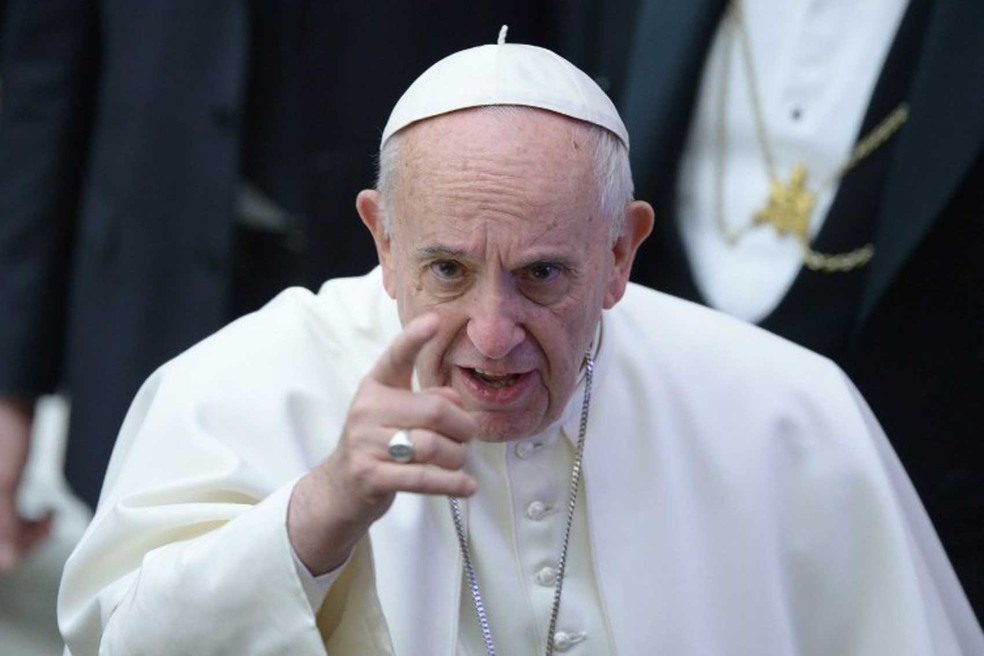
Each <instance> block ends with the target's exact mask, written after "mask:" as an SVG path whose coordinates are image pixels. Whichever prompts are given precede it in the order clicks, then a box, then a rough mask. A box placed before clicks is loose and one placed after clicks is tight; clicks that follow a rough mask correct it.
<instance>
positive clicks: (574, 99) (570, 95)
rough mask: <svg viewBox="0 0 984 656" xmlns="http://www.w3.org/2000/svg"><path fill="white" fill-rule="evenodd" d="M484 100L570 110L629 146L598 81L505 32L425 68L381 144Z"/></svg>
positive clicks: (398, 107)
mask: <svg viewBox="0 0 984 656" xmlns="http://www.w3.org/2000/svg"><path fill="white" fill-rule="evenodd" d="M504 30H505V28H503V31H504ZM483 105H521V106H526V107H536V108H539V109H546V110H550V111H552V112H557V113H558V114H564V115H565V116H570V117H571V118H576V119H579V120H582V121H586V122H588V123H593V124H595V125H598V126H601V127H603V128H605V129H607V130H609V131H610V132H612V133H613V134H615V136H617V137H618V138H619V139H620V140H621V141H622V143H623V144H625V147H626V149H627V148H628V147H629V134H628V132H627V131H626V129H625V125H624V124H623V123H622V119H621V117H619V115H618V110H616V109H615V105H614V104H612V101H611V100H610V99H609V98H608V96H607V95H605V92H604V91H602V90H601V88H600V87H599V86H598V85H597V84H596V83H595V81H594V80H592V79H591V78H590V77H589V76H588V75H586V74H585V73H584V72H582V71H581V70H580V69H579V68H577V67H576V66H574V65H573V64H571V63H570V62H569V61H567V60H566V59H564V58H563V57H561V56H560V55H557V54H555V53H553V52H551V51H550V50H547V49H545V48H540V47H537V46H531V45H523V44H518V43H505V42H504V38H503V34H501V33H500V39H499V43H497V44H494V45H484V46H477V47H475V48H468V49H467V50H461V51H459V52H456V53H454V54H452V55H449V56H447V57H445V58H444V59H442V60H441V61H439V62H437V63H436V64H434V65H433V66H431V67H430V68H428V69H427V70H426V71H424V73H423V74H422V75H421V76H420V77H418V78H417V79H416V80H415V81H414V82H413V84H411V85H410V88H408V89H407V90H406V92H404V94H403V96H402V97H401V98H400V100H399V101H397V103H396V106H395V107H394V108H393V112H392V113H391V114H390V117H389V121H387V123H386V127H385V128H384V129H383V136H382V139H381V140H380V148H382V146H383V144H385V143H386V141H387V139H389V138H390V137H391V136H393V135H394V134H395V133H396V132H398V131H400V130H402V129H403V128H405V127H407V126H408V125H410V124H411V123H415V122H417V121H420V120H423V119H425V118H431V117H433V116H438V115H440V114H447V113H448V112H454V111H457V110H460V109H467V108H469V107H481V106H483Z"/></svg>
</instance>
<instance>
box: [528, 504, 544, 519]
mask: <svg viewBox="0 0 984 656" xmlns="http://www.w3.org/2000/svg"><path fill="white" fill-rule="evenodd" d="M546 515H547V507H546V506H545V505H544V504H543V502H542V501H534V502H533V503H531V504H530V505H528V506H526V516H527V517H529V518H530V519H532V520H533V521H535V522H538V521H540V520H541V519H543V518H544V517H546Z"/></svg>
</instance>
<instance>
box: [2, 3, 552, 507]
mask: <svg viewBox="0 0 984 656" xmlns="http://www.w3.org/2000/svg"><path fill="white" fill-rule="evenodd" d="M261 2H262V0H258V1H257V2H254V3H250V2H246V1H245V0H215V1H213V0H209V1H206V2H202V1H200V0H139V1H137V2H133V1H131V0H44V1H43V2H36V1H35V0H25V1H19V0H10V1H9V11H8V14H7V16H6V18H5V20H4V27H5V35H4V37H3V39H2V40H0V42H2V43H3V44H4V48H5V55H4V58H3V71H2V75H3V78H4V94H3V95H4V99H3V103H2V105H0V315H2V316H3V320H2V321H0V393H5V394H20V395H23V396H27V397H34V396H36V395H38V394H41V393H45V392H50V391H52V390H54V389H56V388H58V387H59V386H61V387H62V388H63V389H65V390H66V391H67V392H68V393H69V395H70V396H71V399H72V415H71V428H70V437H69V441H68V452H67V455H66V473H67V476H68V479H69V482H70V483H71V485H72V487H73V488H74V489H75V491H76V492H77V493H78V494H79V495H80V496H81V497H82V498H83V499H85V500H86V501H88V502H89V503H90V504H91V503H94V502H95V500H96V498H97V494H98V490H99V487H100V485H101V481H102V476H103V471H104V469H105V466H106V462H107V460H108V457H109V454H110V451H111V449H112V446H113V442H114V440H115V436H116V433H117V431H118V429H119V425H120V422H121V420H122V418H123V415H124V412H125V410H126V408H127V406H128V404H129V402H130V400H131V398H132V397H133V395H134V394H135V392H136V390H137V387H138V386H139V384H140V383H141V382H142V381H143V380H144V379H145V378H146V377H147V376H148V375H149V374H150V372H151V371H152V370H153V369H154V368H155V367H156V366H157V365H159V364H160V363H162V362H164V361H165V360H166V359H168V358H170V357H172V356H174V355H175V354H177V353H178V352H179V351H181V350H183V349H185V348H186V347H188V346H189V345H191V344H193V343H194V342H196V341H197V340H199V339H201V338H202V337H204V336H205V335H207V334H208V333H210V332H212V331H214V330H216V329H217V328H219V327H220V326H221V325H223V324H224V323H225V322H227V321H228V320H229V319H230V318H232V316H233V314H234V313H235V311H238V310H244V309H251V308H250V307H248V303H247V304H240V305H241V306H243V305H246V306H247V307H235V305H236V304H235V303H234V298H235V294H238V293H239V292H240V290H238V289H237V288H236V287H237V283H239V282H243V281H244V280H246V279H250V284H251V285H253V286H257V287H259V291H255V290H254V292H253V296H252V297H251V298H253V299H254V300H261V297H263V296H267V297H268V296H269V295H270V294H272V293H274V291H276V289H277V288H278V287H280V286H281V285H282V284H287V283H294V284H304V285H307V286H309V287H316V286H317V285H318V284H319V283H320V282H322V281H323V280H325V279H327V278H329V277H333V276H338V275H345V274H356V273H362V272H364V271H365V270H366V269H367V268H369V267H370V266H371V265H372V264H373V263H374V261H375V253H374V250H373V247H372V241H371V239H370V238H369V236H368V234H367V233H366V232H365V230H364V228H363V226H362V225H361V223H360V221H359V219H358V217H357V215H356V214H355V211H354V200H355V195H356V193H357V192H358V190H359V189H362V188H365V187H368V186H371V185H372V182H373V167H374V160H373V158H374V154H375V152H376V150H377V148H378V139H379V134H380V132H381V130H382V127H383V125H384V123H385V121H386V117H387V114H388V111H389V108H390V107H392V106H393V104H394V103H395V101H396V99H397V98H398V97H399V94H400V93H402V91H403V90H404V89H405V88H406V87H407V86H408V85H409V83H410V82H411V81H412V79H413V78H414V77H415V76H416V75H418V74H419V73H420V72H421V71H422V70H423V69H424V68H425V67H426V66H427V65H429V64H431V63H433V62H434V61H436V60H437V59H439V58H440V57H443V56H444V55H446V54H449V53H450V52H452V51H454V50H457V49H460V48H463V47H467V46H473V45H479V44H481V43H490V42H493V41H494V40H495V38H496V35H497V33H498V29H499V26H500V25H501V24H502V23H509V24H510V26H511V29H510V36H511V40H516V41H527V42H535V43H543V44H545V45H550V34H549V32H550V29H549V24H550V23H549V20H548V14H547V12H546V10H545V9H544V8H543V7H544V6H545V5H546V4H547V3H545V2H539V3H537V2H534V3H529V2H522V1H520V0H516V1H515V2H505V3H504V2H484V1H483V2H477V3H474V2H468V3H460V2H452V1H450V0H443V1H436V0H435V1H431V2H422V3H407V2H399V1H395V0H394V1H392V2H385V3H384V2H361V3H360V2H330V3H329V2H315V1H311V2H300V1H294V2H290V1H286V2H276V1H272V2H269V1H268V2H267V3H266V4H265V5H263V6H261ZM251 7H252V9H258V8H259V9H265V10H266V11H268V12H275V13H276V14H277V16H278V18H277V19H276V20H283V21H284V23H283V24H280V23H276V24H273V23H271V24H268V23H266V22H264V23H263V24H262V27H264V28H265V29H267V32H266V34H267V35H268V36H269V35H270V34H271V33H272V32H271V30H274V31H275V30H278V29H282V30H284V31H282V32H281V37H272V38H283V39H284V41H285V42H282V43H280V44H273V45H272V46H270V48H269V49H268V50H267V53H266V54H267V55H268V56H269V57H271V58H272V59H271V61H276V62H277V64H275V70H273V72H272V74H270V75H268V76H267V78H266V84H268V86H267V88H266V90H265V91H264V93H267V94H272V95H270V96H265V97H261V98H259V100H260V101H264V100H265V101H268V102H267V103H266V105H265V109H264V108H261V109H257V112H262V111H267V112H268V113H269V114H270V115H272V116H275V118H274V120H275V121H279V123H277V125H276V126H275V128H270V126H267V128H268V129H267V130H266V132H264V133H263V135H262V137H261V138H254V139H253V141H252V142H251V143H247V142H248V141H249V137H250V134H249V133H250V130H251V129H252V126H251V124H250V121H249V120H248V119H249V118H250V115H248V114H247V112H246V107H247V105H248V103H247V100H254V99H256V97H255V96H248V93H250V92H251V91H252V89H251V88H250V86H249V85H250V81H251V80H252V78H251V69H250V65H251V63H252V62H253V59H254V58H255V57H256V54H257V53H256V52H255V51H252V52H251V35H252V38H253V39H254V40H255V34H256V30H251V24H250V19H251V16H253V15H255V14H254V12H252V11H251ZM284 35H285V36H284ZM279 66H286V67H288V68H289V70H281V69H280V68H276V67H279ZM286 76H292V78H291V79H293V80H294V82H296V84H293V86H291V87H290V88H291V89H293V92H294V93H295V94H296V95H294V96H293V97H290V98H288V97H281V96H280V95H278V94H277V92H276V91H274V90H273V89H275V87H277V85H280V84H281V83H283V82H284V79H285V77H286ZM278 112H280V114H279V115H278V114H277V113H278ZM278 116H279V118H278ZM281 134H293V135H294V137H295V141H294V142H292V143H293V147H295V148H296V152H294V153H293V154H292V155H291V156H290V158H291V159H290V161H280V160H279V159H278V157H279V155H278V152H279V150H278V148H279V146H280V145H281V141H280V137H279V136H278V135H281ZM254 137H255V135H254ZM247 146H249V148H247ZM247 155H249V156H248V157H247ZM246 160H249V162H248V165H249V167H251V171H252V172H251V173H250V175H252V174H253V173H255V174H256V175H257V176H259V177H261V178H263V177H265V178H267V181H268V182H269V183H270V184H271V185H272V187H274V188H278V187H282V188H283V189H281V191H283V193H284V194H285V198H278V200H281V201H282V202H283V203H284V204H285V205H286V206H287V208H288V209H289V210H291V224H290V233H291V234H290V235H289V237H290V244H291V249H293V255H295V256H296V257H291V254H290V253H288V254H287V256H285V257H284V258H283V261H277V262H275V263H274V264H273V265H271V264H270V261H269V260H268V259H267V258H265V257H262V256H259V257H256V256H255V254H254V255H249V256H245V257H250V258H252V259H248V260H244V255H243V253H242V252H241V250H240V249H238V248H237V245H238V244H239V243H240V242H242V241H243V236H242V234H240V231H238V230H237V228H236V226H235V225H234V221H233V218H232V210H233V204H234V198H235V195H236V192H237V190H238V189H239V188H240V183H241V177H242V174H243V166H244V162H246ZM237 278H238V280H237ZM254 305H255V303H254Z"/></svg>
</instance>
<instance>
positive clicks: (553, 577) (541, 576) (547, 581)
mask: <svg viewBox="0 0 984 656" xmlns="http://www.w3.org/2000/svg"><path fill="white" fill-rule="evenodd" d="M536 582H537V583H539V584H540V585H542V586H544V587H549V586H551V585H553V584H554V583H556V582H557V570H555V569H554V568H553V567H544V568H543V569H541V570H540V571H539V572H537V573H536Z"/></svg>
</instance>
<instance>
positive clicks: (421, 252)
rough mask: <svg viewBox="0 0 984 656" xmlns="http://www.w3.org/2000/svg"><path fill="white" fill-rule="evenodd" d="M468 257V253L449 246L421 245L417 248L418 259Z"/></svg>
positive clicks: (458, 258)
mask: <svg viewBox="0 0 984 656" xmlns="http://www.w3.org/2000/svg"><path fill="white" fill-rule="evenodd" d="M467 257H468V253H467V252H465V251H463V250H461V249H459V248H451V247H449V246H440V245H436V246H422V247H420V248H418V249H417V259H418V260H432V259H449V260H460V259H465V258H467Z"/></svg>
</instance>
